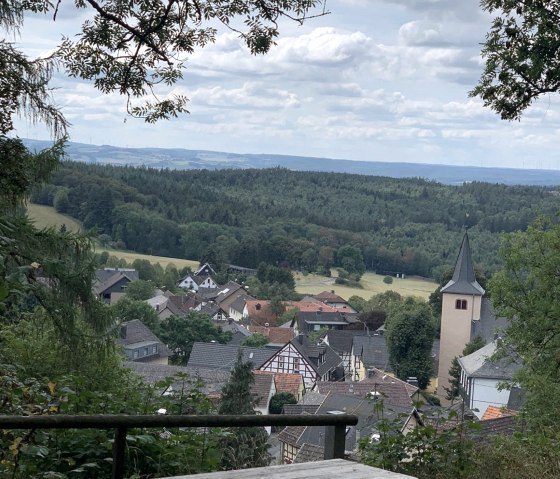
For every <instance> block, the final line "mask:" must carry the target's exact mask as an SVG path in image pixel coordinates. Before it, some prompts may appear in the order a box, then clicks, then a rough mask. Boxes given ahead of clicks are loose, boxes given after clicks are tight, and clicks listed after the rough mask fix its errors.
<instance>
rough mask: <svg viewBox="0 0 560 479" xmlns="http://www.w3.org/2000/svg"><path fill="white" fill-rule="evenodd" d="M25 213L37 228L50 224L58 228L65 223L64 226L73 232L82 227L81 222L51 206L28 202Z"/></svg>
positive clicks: (46, 226)
mask: <svg viewBox="0 0 560 479" xmlns="http://www.w3.org/2000/svg"><path fill="white" fill-rule="evenodd" d="M27 214H28V215H29V218H31V219H32V220H33V222H34V223H35V226H37V227H38V228H48V227H50V226H54V227H55V228H60V227H61V226H62V225H66V228H67V229H68V230H69V231H73V232H74V233H78V232H79V231H81V229H82V224H81V223H80V222H79V221H78V220H76V219H74V218H72V217H71V216H66V215H63V214H61V213H57V211H56V210H55V209H54V208H53V207H52V206H44V205H36V204H34V203H28V204H27Z"/></svg>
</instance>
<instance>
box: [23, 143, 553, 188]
mask: <svg viewBox="0 0 560 479" xmlns="http://www.w3.org/2000/svg"><path fill="white" fill-rule="evenodd" d="M24 141H25V144H26V145H28V146H29V147H30V148H31V149H36V150H41V149H43V148H46V147H48V146H50V143H49V142H47V141H39V140H30V139H26V140H24ZM66 154H67V157H68V159H69V160H72V161H79V162H85V163H96V164H111V165H120V166H146V167H150V168H168V169H172V170H188V169H207V170H217V169H224V168H226V169H248V168H258V169H261V168H275V167H278V166H279V167H282V168H287V169H289V170H293V171H317V172H333V173H355V174H360V175H370V176H387V177H390V178H424V179H427V180H433V181H437V182H438V183H443V184H449V185H462V184H463V183H465V182H467V183H468V182H472V181H483V182H487V183H503V184H507V185H541V186H556V185H560V171H556V170H521V169H514V168H484V167H474V166H458V165H457V166H455V165H430V164H419V163H403V162H395V161H386V162H381V161H376V162H374V161H352V160H346V159H332V158H311V157H305V156H285V155H275V154H258V155H254V154H237V153H225V152H219V151H209V150H187V149H182V148H173V149H172V148H119V147H116V146H109V145H88V144H84V143H74V142H69V143H68V144H67V147H66Z"/></svg>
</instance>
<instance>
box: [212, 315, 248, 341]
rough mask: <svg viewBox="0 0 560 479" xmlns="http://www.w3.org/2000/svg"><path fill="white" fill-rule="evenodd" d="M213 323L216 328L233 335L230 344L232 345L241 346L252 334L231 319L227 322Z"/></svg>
mask: <svg viewBox="0 0 560 479" xmlns="http://www.w3.org/2000/svg"><path fill="white" fill-rule="evenodd" d="M213 322H214V324H215V325H216V326H218V327H219V328H221V330H222V331H224V332H230V333H231V340H230V341H229V342H228V344H230V345H235V346H239V345H240V344H241V342H242V341H243V340H244V339H247V338H248V337H249V336H251V334H252V333H251V332H249V330H248V329H247V328H246V327H245V326H243V325H242V324H239V323H238V322H236V321H234V320H233V319H231V318H229V319H227V320H226V321H221V320H220V321H213Z"/></svg>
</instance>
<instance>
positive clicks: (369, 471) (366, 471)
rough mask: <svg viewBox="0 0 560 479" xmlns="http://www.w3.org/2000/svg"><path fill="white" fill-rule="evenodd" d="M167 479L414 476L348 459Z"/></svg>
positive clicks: (392, 478)
mask: <svg viewBox="0 0 560 479" xmlns="http://www.w3.org/2000/svg"><path fill="white" fill-rule="evenodd" d="M163 479H413V478H412V476H405V475H403V474H397V473H395V472H390V471H384V470H383V469H377V468H375V467H370V466H364V465H363V464H358V463H357V462H351V461H346V460H344V459H331V460H328V461H318V462H305V463H300V464H287V465H281V466H269V467H256V468H253V469H242V470H237V471H221V472H210V473H205V474H193V475H190V476H173V477H168V478H163Z"/></svg>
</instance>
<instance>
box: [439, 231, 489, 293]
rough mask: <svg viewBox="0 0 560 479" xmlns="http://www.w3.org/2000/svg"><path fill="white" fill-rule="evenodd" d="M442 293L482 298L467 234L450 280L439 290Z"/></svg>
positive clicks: (482, 290)
mask: <svg viewBox="0 0 560 479" xmlns="http://www.w3.org/2000/svg"><path fill="white" fill-rule="evenodd" d="M441 291H442V293H456V294H472V295H475V296H482V295H483V294H484V289H483V288H482V286H480V284H478V281H477V280H476V277H475V274H474V267H473V262H472V257H471V248H470V244H469V237H468V235H467V233H465V236H464V237H463V242H462V243H461V249H460V250H459V256H458V257H457V262H456V263H455V271H454V272H453V276H452V278H451V280H450V281H449V282H448V283H447V284H446V285H445V286H444V287H443V288H441Z"/></svg>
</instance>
